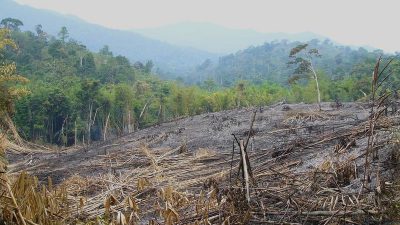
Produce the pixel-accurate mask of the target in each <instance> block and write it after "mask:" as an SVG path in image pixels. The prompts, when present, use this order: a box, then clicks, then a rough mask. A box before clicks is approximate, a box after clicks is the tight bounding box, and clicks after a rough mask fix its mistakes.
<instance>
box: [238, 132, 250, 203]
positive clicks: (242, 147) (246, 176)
mask: <svg viewBox="0 0 400 225" xmlns="http://www.w3.org/2000/svg"><path fill="white" fill-rule="evenodd" d="M240 151H241V152H242V161H243V174H244V180H245V183H246V199H247V202H248V203H250V187H249V172H248V170H247V160H246V152H245V151H244V144H243V140H240Z"/></svg>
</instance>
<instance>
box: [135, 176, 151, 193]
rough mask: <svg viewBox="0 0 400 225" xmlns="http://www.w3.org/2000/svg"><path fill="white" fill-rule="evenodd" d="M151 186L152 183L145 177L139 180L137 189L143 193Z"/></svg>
mask: <svg viewBox="0 0 400 225" xmlns="http://www.w3.org/2000/svg"><path fill="white" fill-rule="evenodd" d="M149 185H150V182H149V180H148V179H147V178H145V177H140V178H139V179H138V184H137V189H138V190H139V191H143V190H144V189H145V188H146V187H147V186H149Z"/></svg>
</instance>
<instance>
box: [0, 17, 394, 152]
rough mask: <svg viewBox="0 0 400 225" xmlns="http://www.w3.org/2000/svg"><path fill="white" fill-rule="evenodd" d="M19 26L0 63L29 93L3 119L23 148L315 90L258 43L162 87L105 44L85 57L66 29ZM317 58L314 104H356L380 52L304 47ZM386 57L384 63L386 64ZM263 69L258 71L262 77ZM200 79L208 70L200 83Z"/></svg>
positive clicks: (305, 97) (12, 25)
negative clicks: (11, 68) (9, 119)
mask: <svg viewBox="0 0 400 225" xmlns="http://www.w3.org/2000/svg"><path fill="white" fill-rule="evenodd" d="M22 23H23V22H21V21H19V20H16V19H4V20H3V21H2V23H1V26H2V28H1V29H3V30H5V29H9V30H11V33H10V38H11V39H12V40H14V41H15V43H16V44H17V46H18V49H17V50H15V49H13V48H6V50H5V51H3V52H2V54H1V55H0V60H1V62H2V63H10V62H15V63H16V66H17V71H18V74H21V75H23V76H24V77H26V78H28V79H29V82H28V83H27V84H25V87H26V88H27V89H28V90H29V94H26V95H24V97H21V98H19V99H18V101H17V102H16V103H15V111H14V112H12V114H13V115H12V116H13V118H14V121H15V123H16V125H17V127H18V130H19V132H20V134H21V136H23V137H24V138H26V139H27V140H30V141H35V142H42V143H52V144H58V145H64V146H68V145H73V144H81V143H85V144H87V143H90V142H91V141H98V140H107V139H109V138H111V137H115V136H119V135H123V134H125V133H129V132H133V131H135V130H137V129H140V128H143V127H145V126H149V125H153V124H156V123H160V122H163V121H167V120H171V119H173V118H177V117H182V116H189V115H196V114H200V113H204V112H214V111H221V110H226V109H232V108H236V107H244V106H263V105H268V104H272V103H275V102H279V101H286V102H307V103H309V102H315V101H316V98H315V96H316V90H315V83H314V82H313V81H312V79H308V76H303V77H302V79H296V80H295V81H293V82H288V80H290V78H291V77H293V72H294V68H293V67H290V66H288V62H289V52H290V49H291V48H293V47H295V46H296V45H297V44H299V43H288V42H279V43H266V44H264V45H263V46H260V47H255V48H249V49H247V50H244V51H241V52H238V53H237V54H235V55H229V56H226V57H222V58H220V60H219V63H218V65H215V66H214V65H212V62H211V61H206V62H205V63H203V64H202V65H200V66H199V67H198V68H197V72H196V73H194V74H193V75H192V76H193V77H192V78H193V80H196V81H197V84H196V85H190V86H188V85H184V84H183V82H182V80H181V79H177V80H176V81H164V80H161V79H160V78H159V77H158V76H157V75H155V74H153V67H154V65H153V63H152V62H151V61H147V62H130V61H129V60H128V59H127V58H126V57H124V56H121V55H114V54H113V52H112V49H110V48H109V47H108V46H107V45H106V46H104V47H103V48H101V49H100V50H99V51H98V52H96V53H95V52H91V51H89V50H88V49H87V48H86V46H84V45H82V44H81V43H80V42H79V41H76V40H73V39H70V38H69V32H68V28H66V27H62V28H60V32H59V34H58V36H56V37H55V36H51V35H48V34H47V33H46V31H45V30H43V29H42V26H41V25H37V26H36V29H35V31H34V32H31V31H24V32H23V31H20V30H19V26H21V24H22ZM308 44H309V45H310V46H311V47H316V48H318V49H319V50H320V53H321V56H320V57H318V58H316V59H315V67H316V69H317V73H318V76H319V80H320V90H321V95H322V96H321V98H322V101H332V100H336V99H338V100H340V101H355V100H359V99H361V98H365V97H366V96H367V95H368V94H369V90H370V86H369V80H370V76H371V71H372V68H373V66H374V64H375V63H376V58H377V57H378V56H379V55H380V54H382V52H380V51H375V52H367V51H366V50H363V49H359V50H357V51H355V50H351V49H350V48H346V47H338V46H335V45H333V44H332V43H330V42H323V43H318V42H310V43H308ZM385 57H387V56H385ZM266 70H267V71H268V72H266V73H264V74H263V73H262V72H261V71H264V72H265V71H266ZM399 70H400V62H399V61H397V60H395V61H394V62H393V63H392V67H391V72H392V73H393V76H392V77H391V79H392V80H391V82H389V83H390V86H387V87H385V88H390V89H393V90H396V89H397V87H398V84H399V76H400V74H399ZM206 72H210V73H209V76H206V75H204V74H207V73H206Z"/></svg>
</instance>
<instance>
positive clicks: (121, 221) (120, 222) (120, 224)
mask: <svg viewBox="0 0 400 225" xmlns="http://www.w3.org/2000/svg"><path fill="white" fill-rule="evenodd" d="M116 224H117V225H126V224H127V223H126V218H125V215H124V214H123V213H122V212H121V211H118V214H117V221H116Z"/></svg>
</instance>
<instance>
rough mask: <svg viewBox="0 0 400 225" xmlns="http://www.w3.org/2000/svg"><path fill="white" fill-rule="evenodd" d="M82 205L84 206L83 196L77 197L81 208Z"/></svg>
mask: <svg viewBox="0 0 400 225" xmlns="http://www.w3.org/2000/svg"><path fill="white" fill-rule="evenodd" d="M83 206H85V199H84V198H83V197H80V198H79V207H80V208H82V207H83Z"/></svg>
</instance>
